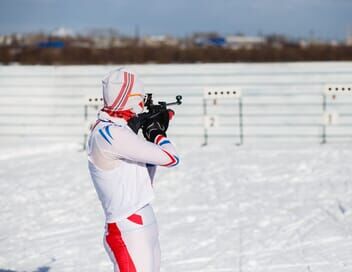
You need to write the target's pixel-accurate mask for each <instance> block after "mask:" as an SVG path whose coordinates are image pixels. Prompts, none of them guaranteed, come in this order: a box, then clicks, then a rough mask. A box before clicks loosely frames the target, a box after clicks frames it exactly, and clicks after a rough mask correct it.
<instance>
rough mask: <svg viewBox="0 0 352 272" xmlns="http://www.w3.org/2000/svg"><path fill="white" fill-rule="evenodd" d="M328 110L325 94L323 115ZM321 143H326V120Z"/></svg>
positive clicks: (324, 95)
mask: <svg viewBox="0 0 352 272" xmlns="http://www.w3.org/2000/svg"><path fill="white" fill-rule="evenodd" d="M325 112H326V94H323V115H324V114H325ZM321 137H322V139H321V143H322V144H326V123H325V120H324V123H323V127H322V135H321Z"/></svg>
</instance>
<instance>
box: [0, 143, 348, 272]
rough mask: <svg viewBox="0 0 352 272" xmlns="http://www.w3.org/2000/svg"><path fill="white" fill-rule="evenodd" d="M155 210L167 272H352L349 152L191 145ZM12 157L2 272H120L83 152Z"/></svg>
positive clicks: (161, 179)
mask: <svg viewBox="0 0 352 272" xmlns="http://www.w3.org/2000/svg"><path fill="white" fill-rule="evenodd" d="M179 149H180V153H181V154H180V155H181V160H182V161H181V162H182V163H181V165H180V166H179V167H177V168H173V169H160V170H159V172H158V175H157V179H156V184H155V191H156V198H155V200H154V202H153V206H154V208H155V210H156V214H157V217H158V221H159V227H160V239H161V247H162V271H165V272H176V271H177V272H178V271H204V272H212V271H214V272H215V271H219V272H225V271H238V272H240V271H256V272H257V271H258V272H259V271H285V272H293V271H294V272H296V271H297V272H298V271H300V272H301V271H319V272H328V271H334V272H340V271H352V261H351V254H352V238H351V234H352V232H351V231H352V229H351V226H352V193H351V185H352V184H351V182H352V180H351V177H352V167H351V161H352V152H351V146H350V145H347V144H338V145H337V144H336V145H333V144H328V145H318V144H317V145H314V144H313V145H312V144H309V145H308V144H292V145H287V144H282V145H278V144H266V145H259V144H257V145H248V144H247V145H244V146H236V145H222V144H219V143H218V144H212V145H209V146H205V147H201V146H200V145H194V144H193V145H190V144H188V145H187V144H184V143H183V144H179ZM1 150H2V152H1V155H0V192H1V194H2V196H1V198H0V214H1V218H0V271H2V272H4V271H16V272H24V271H27V272H32V271H35V272H46V271H50V272H56V271H58V272H68V271H87V272H89V271H92V272H93V271H94V272H97V271H98V272H105V271H106V272H108V271H112V267H111V264H110V261H109V259H108V257H107V255H106V253H105V252H104V249H103V244H102V235H103V231H104V230H103V228H104V219H103V212H102V209H101V207H100V203H99V202H98V199H97V196H96V194H95V191H94V187H93V185H92V183H91V181H90V178H89V175H88V171H87V161H86V154H85V153H84V152H83V151H82V150H81V146H80V145H79V144H77V145H76V144H67V143H65V142H55V143H50V142H48V143H40V142H39V143H38V142H37V143H27V142H26V140H24V142H23V143H20V142H19V143H18V144H17V146H16V147H15V148H14V147H12V148H11V147H9V146H2V149H1Z"/></svg>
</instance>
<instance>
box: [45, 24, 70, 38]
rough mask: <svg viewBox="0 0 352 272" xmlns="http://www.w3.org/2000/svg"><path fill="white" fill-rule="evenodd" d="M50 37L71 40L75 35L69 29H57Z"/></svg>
mask: <svg viewBox="0 0 352 272" xmlns="http://www.w3.org/2000/svg"><path fill="white" fill-rule="evenodd" d="M51 36H53V37H59V38H71V37H75V33H74V32H73V30H71V29H68V28H64V27H59V28H57V29H55V30H53V31H52V32H51Z"/></svg>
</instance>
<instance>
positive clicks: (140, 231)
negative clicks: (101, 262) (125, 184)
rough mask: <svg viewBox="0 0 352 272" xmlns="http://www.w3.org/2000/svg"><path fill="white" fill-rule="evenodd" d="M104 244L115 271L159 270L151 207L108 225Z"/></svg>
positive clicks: (143, 271)
mask: <svg viewBox="0 0 352 272" xmlns="http://www.w3.org/2000/svg"><path fill="white" fill-rule="evenodd" d="M104 245H105V249H106V251H107V252H108V254H109V256H110V259H111V261H112V262H113V264H114V271H115V272H159V271H160V246H159V233H158V226H157V222H156V219H155V215H154V211H153V208H152V207H151V206H150V205H146V206H144V207H143V208H142V209H140V210H138V211H137V212H135V213H134V214H132V215H131V216H129V217H128V218H126V219H124V220H120V221H118V222H115V223H108V224H107V225H106V231H105V235H104Z"/></svg>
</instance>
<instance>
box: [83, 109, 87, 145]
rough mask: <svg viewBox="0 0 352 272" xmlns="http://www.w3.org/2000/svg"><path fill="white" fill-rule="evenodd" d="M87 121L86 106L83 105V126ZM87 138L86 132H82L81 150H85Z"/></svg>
mask: <svg viewBox="0 0 352 272" xmlns="http://www.w3.org/2000/svg"><path fill="white" fill-rule="evenodd" d="M87 120H88V105H87V104H85V105H84V126H85V125H86V124H87ZM85 129H87V128H85ZM87 138H88V134H87V133H86V132H84V135H83V150H86V142H87Z"/></svg>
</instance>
